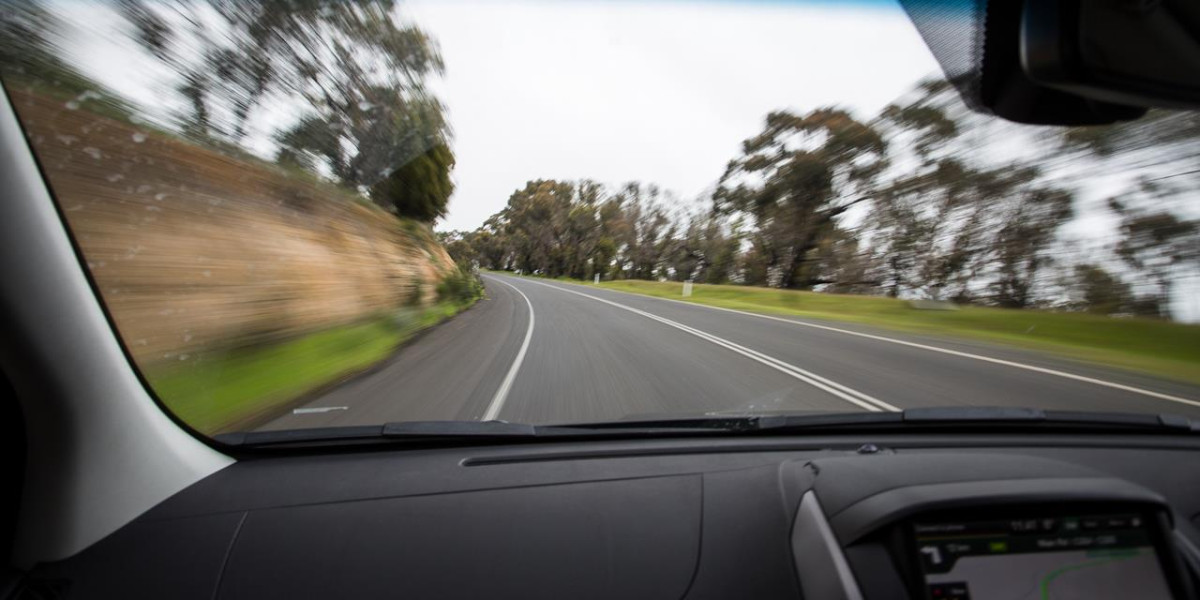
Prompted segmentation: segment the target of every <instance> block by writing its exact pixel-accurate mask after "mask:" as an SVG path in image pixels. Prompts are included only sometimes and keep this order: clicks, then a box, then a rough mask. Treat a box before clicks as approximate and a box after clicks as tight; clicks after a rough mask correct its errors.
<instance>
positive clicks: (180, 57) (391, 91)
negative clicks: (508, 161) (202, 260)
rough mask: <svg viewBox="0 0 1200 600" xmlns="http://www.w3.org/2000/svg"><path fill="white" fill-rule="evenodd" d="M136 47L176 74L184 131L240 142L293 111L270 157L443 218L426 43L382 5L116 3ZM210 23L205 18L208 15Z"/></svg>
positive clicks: (216, 0) (440, 133)
mask: <svg viewBox="0 0 1200 600" xmlns="http://www.w3.org/2000/svg"><path fill="white" fill-rule="evenodd" d="M117 6H118V8H119V9H120V11H121V14H122V15H123V16H124V17H125V18H126V19H127V21H128V22H129V23H130V24H132V25H133V27H134V30H135V31H136V32H137V40H138V42H139V43H140V44H141V46H142V47H143V48H144V49H145V50H147V51H148V52H149V53H151V54H152V55H153V56H155V57H156V58H158V59H159V60H160V61H162V62H163V63H164V64H166V65H167V66H168V67H169V68H170V69H171V70H172V71H173V72H174V73H175V74H177V75H178V77H179V80H180V83H179V84H178V86H177V89H176V91H177V92H178V93H179V94H180V96H181V97H182V98H183V99H184V100H185V102H186V104H187V106H188V109H187V110H186V111H185V113H184V114H181V115H179V116H178V127H179V130H180V131H181V132H183V133H184V134H186V135H188V136H190V137H192V138H195V139H198V140H202V141H205V142H208V143H216V142H225V143H233V144H238V143H241V142H242V141H243V140H244V139H245V137H246V136H247V133H248V131H249V130H250V129H251V125H252V121H253V119H254V117H255V115H256V114H257V113H256V111H259V112H261V111H263V110H267V109H266V108H265V107H264V105H265V104H267V103H273V105H274V106H279V105H284V106H288V107H289V110H293V111H295V112H297V113H299V114H300V118H299V119H298V120H297V121H296V122H295V123H294V124H293V125H291V126H290V127H288V128H286V129H284V130H282V131H278V132H276V135H275V138H276V141H277V142H278V143H279V151H278V154H277V157H276V160H277V162H278V163H280V164H281V165H285V166H290V167H297V168H301V169H305V170H308V171H312V172H323V171H324V170H327V171H328V173H329V174H331V175H332V177H333V179H334V180H336V181H337V182H339V183H341V184H343V185H345V186H347V187H350V188H354V189H364V188H368V187H370V186H373V185H376V184H379V185H381V186H382V190H381V191H378V192H376V193H373V194H372V197H373V198H374V199H375V200H376V201H377V202H378V203H379V204H380V205H381V206H384V207H387V208H392V209H394V210H396V211H397V212H398V213H399V214H401V215H402V216H411V217H412V218H416V219H420V220H425V221H432V220H434V219H436V218H438V217H440V216H441V215H443V214H445V207H446V202H447V201H448V199H449V196H450V193H451V192H452V191H453V187H452V186H450V185H449V171H450V169H452V168H453V166H454V157H453V154H452V152H451V150H450V147H449V140H450V127H449V124H448V123H447V122H446V119H445V115H444V108H443V106H442V104H441V102H440V101H439V100H438V99H437V98H436V97H434V96H433V95H432V94H430V93H429V92H428V90H427V89H426V87H425V78H426V77H427V76H430V75H438V74H441V73H442V71H443V69H444V66H443V63H442V58H441V55H440V54H439V52H438V50H437V47H436V44H435V43H434V42H433V40H432V39H431V38H430V37H429V36H428V35H426V34H425V33H424V32H423V31H421V30H420V29H418V28H417V27H415V26H411V25H404V24H401V23H399V22H398V21H397V20H396V19H395V18H394V16H393V13H394V9H395V3H394V2H392V1H391V0H307V1H305V2H295V1H293V0H239V1H238V2H230V1H228V0H120V2H118V4H117ZM214 15H215V17H216V19H215V21H216V22H215V23H214V22H213V20H214V19H212V18H210V17H212V16H214Z"/></svg>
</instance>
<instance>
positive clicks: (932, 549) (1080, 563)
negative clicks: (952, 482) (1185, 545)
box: [913, 513, 1171, 600]
mask: <svg viewBox="0 0 1200 600" xmlns="http://www.w3.org/2000/svg"><path fill="white" fill-rule="evenodd" d="M913 534H914V538H915V539H916V552H917V559H918V561H919V564H920V566H921V570H922V572H923V574H924V577H925V582H924V583H925V590H926V597H927V598H934V599H937V600H948V599H954V600H965V599H970V600H992V599H995V600H1046V599H1050V598H1055V599H1058V598H1087V599H1089V600H1105V599H1108V598H1113V599H1116V598H1121V599H1126V600H1127V599H1129V598H1139V599H1145V600H1150V599H1155V598H1171V592H1170V587H1169V584H1168V582H1167V578H1166V575H1165V572H1164V571H1163V567H1162V564H1161V562H1160V561H1159V557H1158V552H1157V551H1156V550H1155V543H1154V536H1153V534H1152V529H1151V523H1150V522H1149V518H1148V517H1147V516H1146V515H1142V514H1136V513H1125V514H1078V515H1066V516H1063V515H1056V516H1044V517H1041V518H1032V517H1031V518H1018V519H995V520H963V521H950V520H945V521H942V520H937V521H934V520H930V521H924V520H922V521H917V522H915V523H913Z"/></svg>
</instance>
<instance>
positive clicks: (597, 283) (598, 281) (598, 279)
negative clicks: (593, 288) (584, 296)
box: [592, 273, 600, 285]
mask: <svg viewBox="0 0 1200 600" xmlns="http://www.w3.org/2000/svg"><path fill="white" fill-rule="evenodd" d="M592 285H600V274H599V273H596V279H595V280H594V281H592Z"/></svg>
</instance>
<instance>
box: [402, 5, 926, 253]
mask: <svg viewBox="0 0 1200 600" xmlns="http://www.w3.org/2000/svg"><path fill="white" fill-rule="evenodd" d="M401 14H403V15H404V16H405V17H407V18H409V19H411V20H412V21H414V22H415V23H417V24H418V25H420V26H421V27H422V28H424V29H425V30H426V31H427V32H428V33H429V34H431V35H432V36H433V37H434V38H435V39H436V40H437V41H438V43H439V44H440V46H441V50H442V54H443V57H444V58H445V61H446V75H445V77H444V79H442V80H441V81H439V82H436V83H435V86H434V87H435V89H436V90H437V91H438V92H439V95H440V96H441V97H442V98H443V99H444V101H445V102H446V104H447V106H448V107H449V112H450V122H451V123H452V124H453V126H454V150H455V155H456V157H457V160H458V164H457V166H456V168H455V172H454V179H455V183H456V185H457V190H456V192H455V194H454V197H453V198H452V200H451V202H450V214H449V216H448V217H447V218H446V219H445V220H444V221H443V222H441V223H440V224H439V226H438V228H439V229H445V230H448V229H474V228H475V227H477V226H479V225H480V224H481V223H482V222H483V221H484V220H485V219H486V218H487V217H489V216H490V215H492V214H493V213H495V212H497V211H499V210H500V209H502V208H503V207H504V205H505V203H506V202H507V200H508V196H509V195H510V194H511V193H512V192H513V191H514V190H516V189H518V188H520V187H523V185H524V183H525V182H526V181H528V180H530V179H536V178H546V179H550V178H553V179H580V178H585V177H586V178H591V179H595V180H597V181H600V182H603V183H612V184H617V183H621V182H625V181H631V180H640V181H644V182H654V183H658V184H659V185H660V186H662V187H663V188H665V189H669V190H672V191H674V192H676V193H677V194H679V195H680V196H682V197H683V198H685V199H691V198H694V197H695V196H697V195H699V194H701V193H702V192H703V191H704V190H705V189H706V188H708V187H709V186H711V185H712V184H713V183H715V181H716V180H717V178H719V177H720V176H721V173H722V171H723V170H724V168H725V164H726V163H727V162H728V161H729V160H730V159H732V158H734V157H735V156H736V155H737V153H738V149H739V144H740V143H741V141H742V140H743V139H745V138H748V137H750V136H752V135H754V134H756V133H757V132H758V131H759V129H760V128H761V126H762V119H763V117H764V116H765V115H766V114H767V113H768V112H769V111H772V110H777V109H780V108H792V109H795V110H798V111H806V110H809V109H812V108H816V107H818V106H824V105H830V104H839V105H843V106H848V107H851V108H853V109H854V110H855V111H856V112H858V113H859V114H860V115H862V116H864V117H867V116H870V115H871V114H873V113H874V112H875V111H878V110H879V109H880V108H882V107H883V106H885V105H886V104H887V103H888V102H890V101H891V100H893V99H895V98H896V97H897V96H899V95H900V94H902V93H904V92H905V91H907V90H909V89H910V88H911V87H912V86H913V84H914V83H915V82H917V81H918V80H920V79H922V78H923V77H925V76H927V75H929V74H931V73H936V72H938V70H937V64H936V63H935V62H934V60H933V57H932V56H931V55H930V53H929V51H928V49H926V47H925V45H924V44H923V43H922V41H921V38H920V37H919V36H918V35H917V32H916V30H915V29H914V28H913V26H912V24H911V23H910V22H909V21H908V19H907V17H906V16H905V14H904V13H903V11H902V10H901V9H900V7H899V5H898V4H891V3H879V2H872V3H843V5H841V6H832V5H830V4H824V3H810V2H726V3H718V2H681V1H669V0H658V1H655V2H633V1H617V2H606V3H591V2H573V1H568V2H522V3H508V2H503V3H502V2H494V1H482V2H479V1H475V2H469V1H446V0H427V1H426V0H422V1H418V2H406V3H404V4H403V5H402V8H401Z"/></svg>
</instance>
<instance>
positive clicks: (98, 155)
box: [83, 146, 104, 160]
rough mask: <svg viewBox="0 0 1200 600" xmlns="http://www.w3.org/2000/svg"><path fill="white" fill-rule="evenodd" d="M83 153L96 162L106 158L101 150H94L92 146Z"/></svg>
mask: <svg viewBox="0 0 1200 600" xmlns="http://www.w3.org/2000/svg"><path fill="white" fill-rule="evenodd" d="M83 153H84V154H86V155H88V156H90V157H92V158H93V159H95V160H100V159H101V158H102V157H103V156H104V153H102V152H100V149H99V148H93V147H92V146H88V147H87V148H84V149H83Z"/></svg>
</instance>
